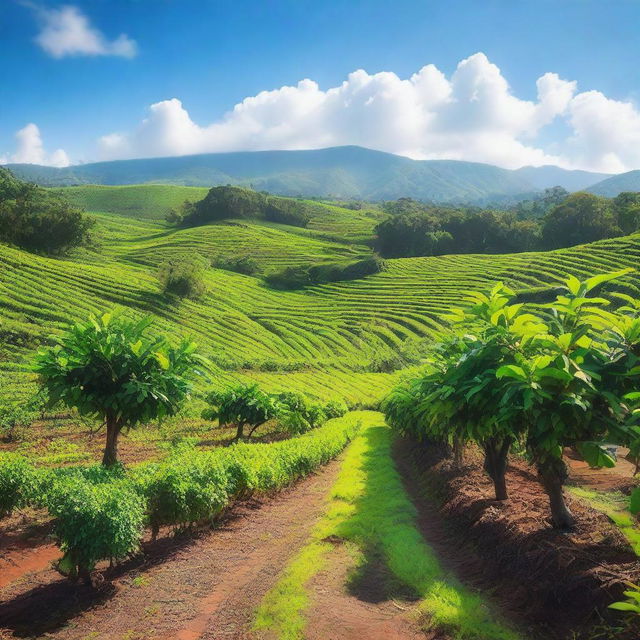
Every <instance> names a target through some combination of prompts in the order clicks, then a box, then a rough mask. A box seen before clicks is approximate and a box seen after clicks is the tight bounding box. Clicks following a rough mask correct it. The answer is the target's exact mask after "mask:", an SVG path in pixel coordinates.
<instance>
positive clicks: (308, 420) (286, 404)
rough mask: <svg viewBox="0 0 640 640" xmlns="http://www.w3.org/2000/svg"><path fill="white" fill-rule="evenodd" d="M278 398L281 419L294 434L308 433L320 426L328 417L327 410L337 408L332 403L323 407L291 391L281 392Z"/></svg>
mask: <svg viewBox="0 0 640 640" xmlns="http://www.w3.org/2000/svg"><path fill="white" fill-rule="evenodd" d="M277 399H278V403H279V405H280V412H279V413H280V421H281V422H282V424H283V426H284V427H285V428H286V430H287V431H288V432H289V433H292V434H300V433H306V432H307V431H310V430H311V429H315V428H316V427H319V426H320V425H322V424H324V423H325V422H326V421H327V419H328V415H327V410H328V411H329V412H331V411H336V409H337V407H335V406H333V405H331V404H328V405H326V406H324V407H323V406H322V405H320V404H318V403H315V402H311V403H310V402H307V400H306V398H305V397H304V396H303V395H302V394H300V393H294V392H291V391H287V392H284V393H279V394H278V395H277ZM340 415H343V414H340Z"/></svg>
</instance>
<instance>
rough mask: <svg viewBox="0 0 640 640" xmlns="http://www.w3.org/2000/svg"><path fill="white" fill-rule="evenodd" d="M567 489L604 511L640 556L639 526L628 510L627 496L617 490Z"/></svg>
mask: <svg viewBox="0 0 640 640" xmlns="http://www.w3.org/2000/svg"><path fill="white" fill-rule="evenodd" d="M567 489H568V491H569V492H570V493H571V494H573V495H574V496H576V497H578V498H582V499H583V500H585V501H586V502H588V503H589V504H590V505H591V506H592V507H593V508H594V509H597V510H598V511H600V512H602V513H604V514H605V515H606V516H607V517H608V518H609V519H610V520H611V522H613V524H615V525H616V527H618V529H620V532H621V533H622V535H623V536H624V537H625V538H626V539H627V540H628V541H629V544H630V545H631V548H632V549H633V551H634V552H635V554H636V555H637V556H640V528H638V522H637V520H636V519H635V518H634V517H633V515H632V514H631V512H630V511H629V508H628V507H629V497H628V496H625V495H624V494H623V493H620V492H619V491H607V492H602V491H594V490H593V489H585V488H584V487H567Z"/></svg>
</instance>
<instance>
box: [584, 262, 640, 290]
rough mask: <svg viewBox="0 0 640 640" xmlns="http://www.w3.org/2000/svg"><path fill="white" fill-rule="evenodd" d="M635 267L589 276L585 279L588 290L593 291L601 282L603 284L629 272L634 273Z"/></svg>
mask: <svg viewBox="0 0 640 640" xmlns="http://www.w3.org/2000/svg"><path fill="white" fill-rule="evenodd" d="M633 271H635V269H632V268H630V267H629V268H628V269H621V270H620V271H614V272H613V273H601V274H600V275H597V276H593V277H592V278H588V279H587V280H585V282H584V284H585V287H586V290H587V291H591V290H592V289H594V288H595V287H597V286H598V285H599V284H603V283H605V282H610V281H611V280H615V279H616V278H620V277H622V276H625V275H627V274H628V273H632V272H633Z"/></svg>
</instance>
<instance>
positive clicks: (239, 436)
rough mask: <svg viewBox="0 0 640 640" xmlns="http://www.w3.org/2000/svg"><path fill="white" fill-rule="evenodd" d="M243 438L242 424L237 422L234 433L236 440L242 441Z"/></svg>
mask: <svg viewBox="0 0 640 640" xmlns="http://www.w3.org/2000/svg"><path fill="white" fill-rule="evenodd" d="M243 436H244V422H238V428H237V431H236V440H242V438H243Z"/></svg>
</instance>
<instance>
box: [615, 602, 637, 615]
mask: <svg viewBox="0 0 640 640" xmlns="http://www.w3.org/2000/svg"><path fill="white" fill-rule="evenodd" d="M609 609H616V610H617V611H635V612H636V613H640V605H637V604H633V603H632V602H614V603H613V604H610V605H609Z"/></svg>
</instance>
